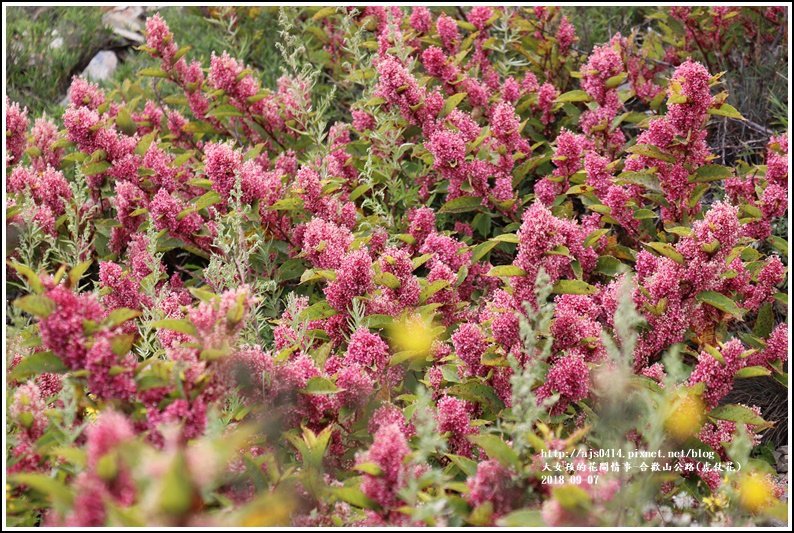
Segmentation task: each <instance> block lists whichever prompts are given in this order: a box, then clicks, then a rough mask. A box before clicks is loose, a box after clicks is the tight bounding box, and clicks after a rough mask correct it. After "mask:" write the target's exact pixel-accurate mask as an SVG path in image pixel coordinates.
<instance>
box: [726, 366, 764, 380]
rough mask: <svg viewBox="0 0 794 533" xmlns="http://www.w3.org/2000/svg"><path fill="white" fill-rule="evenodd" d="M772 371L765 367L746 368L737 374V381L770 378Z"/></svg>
mask: <svg viewBox="0 0 794 533" xmlns="http://www.w3.org/2000/svg"><path fill="white" fill-rule="evenodd" d="M770 374H772V371H771V370H769V369H768V368H766V367H764V366H746V367H744V368H742V369H741V370H739V371H738V372H736V375H735V376H734V377H736V378H737V379H746V378H757V377H760V376H769V375H770Z"/></svg>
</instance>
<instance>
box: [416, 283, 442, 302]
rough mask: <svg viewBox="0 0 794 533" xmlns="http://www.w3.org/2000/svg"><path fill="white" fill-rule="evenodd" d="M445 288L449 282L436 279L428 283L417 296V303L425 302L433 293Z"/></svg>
mask: <svg viewBox="0 0 794 533" xmlns="http://www.w3.org/2000/svg"><path fill="white" fill-rule="evenodd" d="M447 287H449V281H447V280H445V279H437V280H435V281H433V282H431V283H428V284H427V286H426V287H425V288H423V289H422V292H421V293H420V294H419V301H420V302H425V301H427V299H428V298H430V297H431V296H433V295H434V294H435V293H437V292H438V291H440V290H441V289H445V288H447Z"/></svg>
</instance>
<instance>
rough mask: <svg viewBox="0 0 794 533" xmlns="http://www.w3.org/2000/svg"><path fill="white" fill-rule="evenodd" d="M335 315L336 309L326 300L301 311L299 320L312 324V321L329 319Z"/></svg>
mask: <svg viewBox="0 0 794 533" xmlns="http://www.w3.org/2000/svg"><path fill="white" fill-rule="evenodd" d="M335 314H336V309H334V308H333V307H331V306H330V305H329V304H328V302H326V301H325V300H321V301H319V302H317V303H316V304H314V305H312V306H310V307H307V308H306V309H304V310H303V311H301V312H300V314H299V315H298V319H299V320H301V321H305V322H310V321H312V320H320V319H322V318H328V317H330V316H334V315H335Z"/></svg>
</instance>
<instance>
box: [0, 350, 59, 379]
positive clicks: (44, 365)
mask: <svg viewBox="0 0 794 533" xmlns="http://www.w3.org/2000/svg"><path fill="white" fill-rule="evenodd" d="M67 370H68V368H66V365H65V364H63V361H61V359H60V358H59V357H58V356H57V355H55V354H54V353H52V352H35V353H32V354H30V355H28V356H27V357H24V358H23V359H22V360H21V361H20V362H19V363H17V365H16V366H15V367H14V369H13V370H12V371H11V375H10V377H11V379H15V380H17V381H22V380H24V379H27V378H29V377H31V376H38V375H39V374H44V373H49V374H61V373H63V372H66V371H67Z"/></svg>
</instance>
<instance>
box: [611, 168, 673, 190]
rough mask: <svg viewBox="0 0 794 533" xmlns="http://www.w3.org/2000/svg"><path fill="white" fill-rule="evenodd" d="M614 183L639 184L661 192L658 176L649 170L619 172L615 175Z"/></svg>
mask: <svg viewBox="0 0 794 533" xmlns="http://www.w3.org/2000/svg"><path fill="white" fill-rule="evenodd" d="M615 183H617V184H618V185H639V186H640V187H645V188H646V189H648V190H649V191H653V192H662V186H661V184H660V183H659V178H658V177H657V176H656V174H652V173H650V172H632V171H626V172H621V173H620V174H618V175H617V176H616V177H615Z"/></svg>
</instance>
